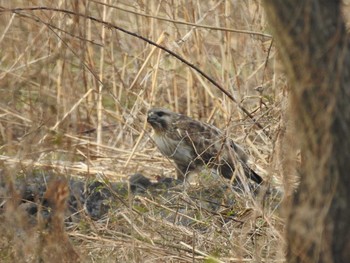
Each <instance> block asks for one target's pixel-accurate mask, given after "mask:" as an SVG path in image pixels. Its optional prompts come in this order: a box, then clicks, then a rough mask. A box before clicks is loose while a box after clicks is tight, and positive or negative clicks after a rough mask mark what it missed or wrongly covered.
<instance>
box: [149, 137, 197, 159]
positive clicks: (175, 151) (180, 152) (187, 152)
mask: <svg viewBox="0 0 350 263" xmlns="http://www.w3.org/2000/svg"><path fill="white" fill-rule="evenodd" d="M153 139H154V142H155V143H156V145H157V147H158V149H159V151H160V152H161V153H162V154H163V155H164V156H166V157H168V158H170V159H173V160H175V161H178V162H183V163H188V162H190V161H191V160H192V159H193V154H194V153H193V148H192V147H191V146H189V145H187V143H186V142H185V141H184V140H183V139H182V140H181V139H180V140H174V139H172V138H169V137H166V136H160V135H155V136H154V137H153Z"/></svg>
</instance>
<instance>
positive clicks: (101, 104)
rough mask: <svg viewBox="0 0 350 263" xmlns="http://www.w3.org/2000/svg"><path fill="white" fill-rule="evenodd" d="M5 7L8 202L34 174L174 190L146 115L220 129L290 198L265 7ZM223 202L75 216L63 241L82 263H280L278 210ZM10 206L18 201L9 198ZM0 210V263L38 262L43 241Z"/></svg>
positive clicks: (279, 88)
mask: <svg viewBox="0 0 350 263" xmlns="http://www.w3.org/2000/svg"><path fill="white" fill-rule="evenodd" d="M0 6H1V8H0V12H1V17H0V20H1V26H0V52H1V64H0V65H1V72H0V83H1V89H0V142H1V148H0V149H1V152H0V161H1V167H2V175H3V176H4V178H6V183H4V187H5V188H6V187H7V188H8V187H9V186H11V184H13V182H14V178H15V177H18V176H19V175H20V176H22V175H26V174H30V173H31V172H32V171H33V170H38V169H39V170H42V171H50V172H54V173H57V174H58V175H59V174H60V175H65V176H68V177H79V178H82V180H92V179H98V180H103V181H105V182H114V181H121V180H125V178H127V177H128V176H129V175H131V174H135V173H142V174H144V175H146V176H147V177H148V178H150V179H152V180H153V181H155V180H156V177H158V176H166V177H173V176H175V170H174V167H173V166H172V164H171V162H170V161H168V160H166V159H164V158H163V157H162V156H161V155H160V153H159V152H158V151H157V150H156V148H155V146H154V144H153V142H152V140H151V139H150V131H151V129H150V127H149V126H148V125H147V124H146V116H145V113H146V111H147V110H148V109H149V108H150V107H152V106H162V107H168V108H171V109H172V110H174V111H177V112H181V113H184V114H188V115H190V116H192V117H194V118H197V119H200V120H203V121H206V122H209V123H213V124H215V125H216V126H218V127H220V128H221V129H223V130H225V131H226V132H227V134H228V136H230V137H232V138H234V139H235V140H236V141H237V142H238V143H239V144H241V145H242V146H244V147H245V148H246V150H247V152H248V154H249V156H250V163H251V164H252V168H254V169H255V170H256V171H258V172H259V173H260V174H261V175H262V176H263V177H264V178H265V179H266V180H267V181H268V182H270V183H271V184H272V185H273V186H274V187H275V186H278V187H281V186H283V185H286V184H285V183H284V182H283V180H282V170H283V169H284V167H283V166H284V165H285V164H286V163H287V164H288V160H287V161H286V160H285V159H283V158H281V156H282V155H283V153H284V148H283V147H282V146H281V144H282V143H283V142H284V141H283V139H284V136H285V135H284V134H285V133H284V132H285V130H284V129H285V127H286V123H285V120H283V118H282V117H283V115H282V114H281V110H282V109H284V108H286V103H285V101H286V92H287V84H286V82H285V79H284V77H283V75H282V74H281V73H279V72H278V71H277V68H278V67H279V65H278V62H276V56H277V55H276V51H275V48H274V45H273V43H272V38H271V36H270V34H269V29H268V26H267V24H266V21H265V18H264V12H263V10H262V7H261V5H260V3H259V1H250V0H249V1H234V2H231V1H226V2H225V1H206V2H204V1H203V2H202V1H195V0H191V1H181V0H179V1H118V2H114V1H107V0H106V1H101V2H100V1H94V0H92V1H66V0H62V1H36V0H32V1H17V0H14V1H0ZM33 7H35V8H33ZM14 8H22V9H14ZM102 21H107V22H108V23H103V22H102ZM117 28H119V29H125V30H127V31H129V32H133V33H136V34H137V35H138V36H143V37H144V38H146V39H148V40H150V41H152V42H155V43H158V44H159V45H161V46H163V47H165V48H166V49H167V50H169V51H172V52H174V53H176V54H178V55H179V56H180V57H181V58H182V59H184V60H186V61H188V62H189V63H190V64H192V65H193V66H194V67H195V68H197V69H200V70H201V71H202V72H204V73H205V74H206V75H208V76H210V78H211V79H212V80H214V81H215V82H216V84H217V86H220V87H223V89H224V90H225V91H226V92H227V93H229V94H231V95H232V97H233V98H234V100H235V102H234V101H232V99H230V98H229V97H228V96H227V95H225V94H224V93H223V92H222V91H220V90H219V89H218V87H216V86H215V85H213V83H211V82H210V80H208V79H206V78H205V76H204V75H203V74H201V72H199V71H197V70H196V69H193V68H191V67H190V66H188V65H186V64H184V63H183V62H181V61H179V60H178V59H177V58H176V57H174V56H173V55H172V54H169V53H167V52H165V51H164V50H161V49H159V48H156V47H155V46H153V45H151V44H150V43H147V42H146V41H145V40H144V39H140V38H138V37H137V36H135V35H130V34H127V33H125V32H122V31H120V30H118V29H117ZM242 109H244V110H245V111H247V112H249V113H250V114H251V117H252V118H251V117H249V116H247V114H246V113H244V112H243V111H242ZM257 123H258V124H257ZM288 125H289V124H288ZM217 189H220V186H215V185H210V186H208V185H193V186H191V187H190V188H186V189H180V190H177V191H175V192H171V191H170V190H169V192H170V193H169V192H168V191H163V192H160V193H158V194H154V192H152V193H148V194H141V195H131V194H130V195H128V196H127V197H126V198H125V199H123V200H124V201H123V202H121V203H118V204H114V207H113V204H112V207H113V209H110V211H109V213H108V216H107V217H103V218H101V219H99V220H97V221H94V220H92V219H91V218H89V217H84V216H82V217H81V218H80V220H79V221H76V222H73V223H70V224H69V225H67V227H66V232H67V235H68V236H69V239H70V242H71V244H72V245H73V246H74V249H75V251H77V253H78V254H79V255H80V258H81V260H82V261H83V262H283V261H284V237H283V220H282V218H281V213H277V212H276V204H275V203H274V202H275V200H274V201H273V203H274V205H271V203H270V202H266V200H264V198H265V197H264V196H258V198H255V197H253V196H252V195H251V194H250V195H238V194H237V193H234V192H232V191H231V192H229V193H227V192H225V194H222V193H221V194H220V195H219V198H217V199H215V194H217V193H216V192H215V190H217ZM7 190H8V189H7ZM5 192H6V193H11V200H12V199H15V197H14V196H13V195H15V194H16V191H15V190H13V189H10V191H5ZM1 193H3V192H1ZM8 197H9V196H1V198H2V199H4V198H8ZM208 197H209V198H211V201H213V200H214V201H215V202H216V203H217V204H216V206H215V209H213V207H212V206H210V205H209V202H207V201H208V200H207V199H208ZM17 198H20V197H17ZM278 198H279V197H278ZM279 201H280V199H278V201H277V203H278V202H279ZM219 204H220V205H219ZM2 209H3V210H2V211H3V212H4V213H3V214H2V216H3V217H4V218H5V219H4V221H3V222H4V223H2V226H1V229H0V230H1V232H2V234H1V241H0V259H1V261H2V262H13V261H14V260H16V261H18V262H34V261H36V260H38V257H37V255H38V249H39V248H38V244H39V243H38V242H39V241H38V240H39V238H40V237H38V236H36V235H37V233H36V231H35V230H33V229H31V230H28V231H29V232H26V231H27V227H26V224H27V222H26V216H25V215H24V214H23V213H22V212H20V211H19V209H18V207H17V205H16V202H15V201H13V202H11V205H5V206H3V207H2ZM40 231H41V230H40ZM40 231H39V232H40ZM62 260H64V259H63V258H62ZM65 261H67V262H69V260H68V259H66V260H65Z"/></svg>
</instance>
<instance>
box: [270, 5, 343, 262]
mask: <svg viewBox="0 0 350 263" xmlns="http://www.w3.org/2000/svg"><path fill="white" fill-rule="evenodd" d="M264 4H265V9H266V13H267V17H268V20H269V22H270V26H271V27H272V30H273V32H274V37H275V39H276V41H277V43H278V48H279V54H280V56H281V59H282V62H283V64H284V66H285V70H286V73H287V76H288V78H289V81H290V86H291V110H290V112H291V113H292V114H293V117H294V119H295V120H296V125H297V127H296V130H297V132H298V137H297V138H298V139H299V140H300V145H301V152H302V165H301V170H300V185H299V188H298V191H297V192H296V194H295V195H294V198H293V201H292V207H291V208H290V213H289V216H288V222H287V231H286V235H287V242H288V248H287V261H288V262H308V263H309V262H350V45H349V41H348V36H347V33H346V30H345V22H344V19H343V15H342V12H341V2H340V1H337V0H333V1H329V0H265V1H264Z"/></svg>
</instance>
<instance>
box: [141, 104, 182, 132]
mask: <svg viewBox="0 0 350 263" xmlns="http://www.w3.org/2000/svg"><path fill="white" fill-rule="evenodd" d="M175 115H176V114H175V113H173V112H172V111H170V110H168V109H162V108H154V109H150V110H149V111H148V113H147V122H148V123H149V124H150V125H151V126H152V128H153V129H154V131H155V132H156V133H160V132H165V131H166V130H168V129H169V128H170V126H171V125H172V123H173V121H174V116H175Z"/></svg>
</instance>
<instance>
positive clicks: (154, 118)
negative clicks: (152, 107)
mask: <svg viewBox="0 0 350 263" xmlns="http://www.w3.org/2000/svg"><path fill="white" fill-rule="evenodd" d="M156 121H157V116H156V115H154V114H153V113H150V114H148V116H147V122H148V123H150V124H152V123H155V122H156Z"/></svg>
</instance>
